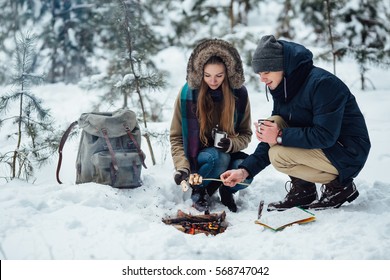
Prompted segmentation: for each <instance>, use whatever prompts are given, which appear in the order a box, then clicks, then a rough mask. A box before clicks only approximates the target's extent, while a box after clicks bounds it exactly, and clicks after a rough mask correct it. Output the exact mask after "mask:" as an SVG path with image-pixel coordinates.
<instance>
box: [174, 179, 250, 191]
mask: <svg viewBox="0 0 390 280" xmlns="http://www.w3.org/2000/svg"><path fill="white" fill-rule="evenodd" d="M201 181H218V182H222V180H221V179H215V178H202V179H201V180H200V182H198V183H194V184H190V183H189V182H187V181H186V180H183V181H181V183H180V186H181V189H182V190H183V192H186V191H188V189H189V188H190V187H192V185H200V184H201V183H202V182H201ZM239 184H241V185H245V186H249V184H248V183H237V185H239Z"/></svg>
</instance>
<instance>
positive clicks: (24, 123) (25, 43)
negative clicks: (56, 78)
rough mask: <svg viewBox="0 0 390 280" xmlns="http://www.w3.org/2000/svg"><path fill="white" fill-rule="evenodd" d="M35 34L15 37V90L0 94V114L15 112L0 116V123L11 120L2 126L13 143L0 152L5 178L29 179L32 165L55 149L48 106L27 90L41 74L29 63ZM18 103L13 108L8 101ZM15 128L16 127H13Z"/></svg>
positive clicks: (32, 170) (32, 59)
mask: <svg viewBox="0 0 390 280" xmlns="http://www.w3.org/2000/svg"><path fill="white" fill-rule="evenodd" d="M35 39H36V37H34V36H31V35H29V34H27V35H21V36H20V39H18V41H17V45H16V46H17V48H16V53H15V73H14V78H13V86H14V87H15V88H16V90H14V91H12V92H10V93H8V94H6V95H4V96H2V97H1V98H0V114H5V113H7V111H11V112H12V113H15V114H16V115H13V116H7V117H6V118H4V119H2V120H0V127H2V126H4V125H5V123H6V122H12V123H11V124H10V125H9V126H7V127H6V129H4V130H6V131H7V132H8V134H7V140H8V141H9V142H12V143H14V142H13V141H15V140H16V147H15V149H14V150H13V151H5V152H4V153H2V154H0V163H2V164H6V165H7V166H9V167H10V175H9V176H8V177H5V179H7V180H8V178H11V179H13V178H24V179H25V180H29V179H30V178H31V177H32V176H33V175H34V166H35V164H38V165H39V166H40V165H42V164H43V163H45V162H46V161H47V159H48V158H49V157H50V155H52V154H53V152H54V151H55V149H56V144H55V143H56V139H55V138H56V136H55V132H54V129H53V121H52V120H51V117H50V114H49V110H47V109H45V108H44V107H43V106H42V101H41V100H40V99H38V98H37V97H36V96H35V95H34V94H33V93H32V92H31V90H30V87H31V86H32V85H37V84H39V83H41V82H42V81H43V76H42V75H35V74H34V73H33V72H32V64H33V61H34V59H35V54H34V47H35V45H34V41H35ZM12 103H16V104H17V105H18V108H17V110H16V111H15V112H14V111H13V110H12V109H11V104H12ZM14 128H16V131H15V130H14Z"/></svg>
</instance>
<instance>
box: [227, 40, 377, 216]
mask: <svg viewBox="0 0 390 280" xmlns="http://www.w3.org/2000/svg"><path fill="white" fill-rule="evenodd" d="M312 59H313V55H312V53H311V52H310V51H309V50H308V49H306V48H305V47H304V46H302V45H299V44H296V43H293V42H287V41H284V40H276V39H275V37H274V36H272V35H268V36H264V37H262V38H261V40H260V42H259V44H258V46H257V49H256V51H255V54H254V56H253V60H252V67H253V70H254V72H255V73H257V74H259V76H260V80H261V81H262V82H263V83H265V85H266V90H267V88H268V89H269V91H270V93H271V95H272V98H273V101H274V106H273V111H272V116H271V117H270V118H269V119H268V120H264V121H262V122H261V123H260V124H259V125H256V124H255V126H256V137H257V139H258V140H259V141H261V142H260V143H259V144H258V146H257V148H256V150H255V152H254V153H253V154H252V155H250V156H249V157H248V158H246V159H245V160H244V161H243V162H242V163H241V164H240V165H239V169H236V170H228V171H226V172H224V173H223V174H222V175H221V176H220V178H221V180H222V181H223V183H224V185H226V186H230V187H232V186H234V185H235V184H237V183H239V182H241V181H242V180H244V179H246V178H252V177H253V176H255V175H256V174H258V173H259V172H260V171H261V170H263V169H264V168H265V167H266V166H268V165H269V164H272V165H273V166H274V167H275V168H276V169H277V170H278V171H280V172H283V173H285V174H287V175H289V176H290V178H291V188H290V190H289V191H288V194H287V195H286V197H285V198H284V200H282V201H278V202H273V203H270V204H269V205H268V211H272V210H285V209H288V208H291V207H294V206H301V207H303V208H309V209H325V208H338V207H340V206H341V205H342V204H343V203H345V202H346V201H348V202H352V201H353V200H354V199H356V198H357V197H358V195H359V192H358V190H357V189H356V186H355V184H354V183H353V178H355V177H356V176H357V175H358V173H359V172H360V170H361V169H362V168H363V166H364V164H365V162H366V160H367V157H368V153H369V150H370V147H371V144H370V139H369V136H368V131H367V126H366V123H365V120H364V117H363V115H362V113H361V111H360V109H359V107H358V105H357V103H356V100H355V97H354V96H353V95H352V93H351V92H350V91H349V89H348V87H347V86H346V85H345V84H344V83H343V82H342V81H341V80H340V79H338V78H337V77H336V76H335V75H333V74H331V73H329V72H327V71H325V70H324V69H321V68H318V67H315V66H313V60H312ZM315 183H319V184H322V185H323V187H322V188H321V190H322V194H321V197H320V199H318V195H317V190H316V185H315Z"/></svg>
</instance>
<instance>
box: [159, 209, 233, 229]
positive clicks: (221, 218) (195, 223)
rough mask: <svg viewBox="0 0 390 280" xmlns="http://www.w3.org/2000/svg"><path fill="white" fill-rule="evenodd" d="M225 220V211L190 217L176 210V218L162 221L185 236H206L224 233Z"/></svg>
mask: <svg viewBox="0 0 390 280" xmlns="http://www.w3.org/2000/svg"><path fill="white" fill-rule="evenodd" d="M225 218H226V213H225V211H223V212H222V213H205V214H202V215H191V214H186V213H184V212H183V211H181V210H178V211H177V216H176V217H174V218H170V217H168V218H163V219H162V221H163V223H165V224H167V225H172V226H174V227H175V228H176V229H178V230H180V231H182V232H184V233H187V234H199V233H204V234H206V235H209V234H211V235H217V234H219V233H222V232H224V231H225V230H226V228H227V223H226V221H225Z"/></svg>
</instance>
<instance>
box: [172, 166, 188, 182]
mask: <svg viewBox="0 0 390 280" xmlns="http://www.w3.org/2000/svg"><path fill="white" fill-rule="evenodd" d="M188 173H189V171H188V170H187V169H179V170H176V171H175V173H173V179H174V180H175V183H176V185H180V183H181V181H183V180H187V178H188Z"/></svg>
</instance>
